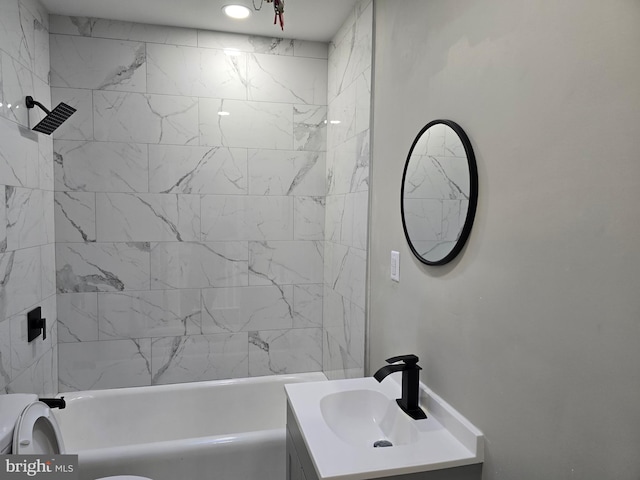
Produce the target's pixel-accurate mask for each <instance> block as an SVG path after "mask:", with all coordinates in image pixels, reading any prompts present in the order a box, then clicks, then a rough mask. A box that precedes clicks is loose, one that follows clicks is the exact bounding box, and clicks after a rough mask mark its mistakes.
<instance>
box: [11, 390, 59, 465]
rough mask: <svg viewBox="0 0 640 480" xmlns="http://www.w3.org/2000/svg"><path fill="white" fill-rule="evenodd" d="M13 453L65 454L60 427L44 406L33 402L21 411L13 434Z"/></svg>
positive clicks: (49, 410) (48, 409)
mask: <svg viewBox="0 0 640 480" xmlns="http://www.w3.org/2000/svg"><path fill="white" fill-rule="evenodd" d="M13 453H18V454H21V455H46V454H48V453H52V454H64V453H65V451H64V443H63V442H62V434H61V433H60V427H59V426H58V422H56V419H55V417H54V416H53V414H52V412H51V409H50V408H49V407H48V406H47V405H46V404H44V403H42V402H33V403H32V404H31V405H28V406H27V408H25V409H24V410H23V411H22V414H21V415H20V417H19V418H18V422H17V423H16V428H15V430H14V433H13Z"/></svg>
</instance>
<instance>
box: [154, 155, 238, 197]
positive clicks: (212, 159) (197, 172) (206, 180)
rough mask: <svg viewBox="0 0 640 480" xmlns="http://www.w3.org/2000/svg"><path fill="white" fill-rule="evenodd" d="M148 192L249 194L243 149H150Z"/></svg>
mask: <svg viewBox="0 0 640 480" xmlns="http://www.w3.org/2000/svg"><path fill="white" fill-rule="evenodd" d="M149 190H150V191H151V192H157V193H194V194H218V195H242V194H246V193H247V150H246V149H244V148H226V147H194V146H182V145H180V146H177V145H149Z"/></svg>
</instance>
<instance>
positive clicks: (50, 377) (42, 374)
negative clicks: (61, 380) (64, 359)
mask: <svg viewBox="0 0 640 480" xmlns="http://www.w3.org/2000/svg"><path fill="white" fill-rule="evenodd" d="M56 350H57V347H54V348H52V349H49V350H47V351H46V352H45V353H44V354H43V355H42V356H41V357H40V358H39V359H37V360H36V361H35V362H34V363H32V364H31V365H30V366H29V367H27V368H25V370H24V371H23V372H22V373H21V374H20V375H18V377H16V378H15V379H14V380H13V381H12V382H11V383H10V384H9V385H8V386H7V388H6V391H7V393H34V394H36V395H39V396H42V397H47V396H52V395H56V394H57V393H55V392H57V391H58V378H57V377H58V375H57V360H56V358H57V353H56Z"/></svg>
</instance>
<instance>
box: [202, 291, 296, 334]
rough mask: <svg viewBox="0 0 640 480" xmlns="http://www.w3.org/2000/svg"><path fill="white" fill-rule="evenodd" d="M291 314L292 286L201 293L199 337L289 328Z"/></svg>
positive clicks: (291, 324) (292, 314) (291, 318)
mask: <svg viewBox="0 0 640 480" xmlns="http://www.w3.org/2000/svg"><path fill="white" fill-rule="evenodd" d="M294 313H295V312H294V298H293V286H292V285H284V286H282V287H278V286H266V287H233V288H207V289H203V290H202V333H229V332H249V331H254V330H279V329H286V328H291V327H292V326H293V316H294Z"/></svg>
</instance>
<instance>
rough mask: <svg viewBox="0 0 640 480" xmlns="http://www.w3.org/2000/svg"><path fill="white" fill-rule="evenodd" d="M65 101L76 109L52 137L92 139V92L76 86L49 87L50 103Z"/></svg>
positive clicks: (54, 104)
mask: <svg viewBox="0 0 640 480" xmlns="http://www.w3.org/2000/svg"><path fill="white" fill-rule="evenodd" d="M59 103H66V104H67V105H69V106H70V107H73V108H75V109H76V111H75V112H74V113H73V115H71V116H70V117H69V118H68V119H67V120H66V121H65V122H64V123H63V124H62V125H60V127H58V129H57V130H56V131H55V132H53V138H54V139H61V140H93V93H92V92H91V90H82V89H78V88H56V87H51V105H52V106H53V107H55V106H57V105H58V104H59Z"/></svg>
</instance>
